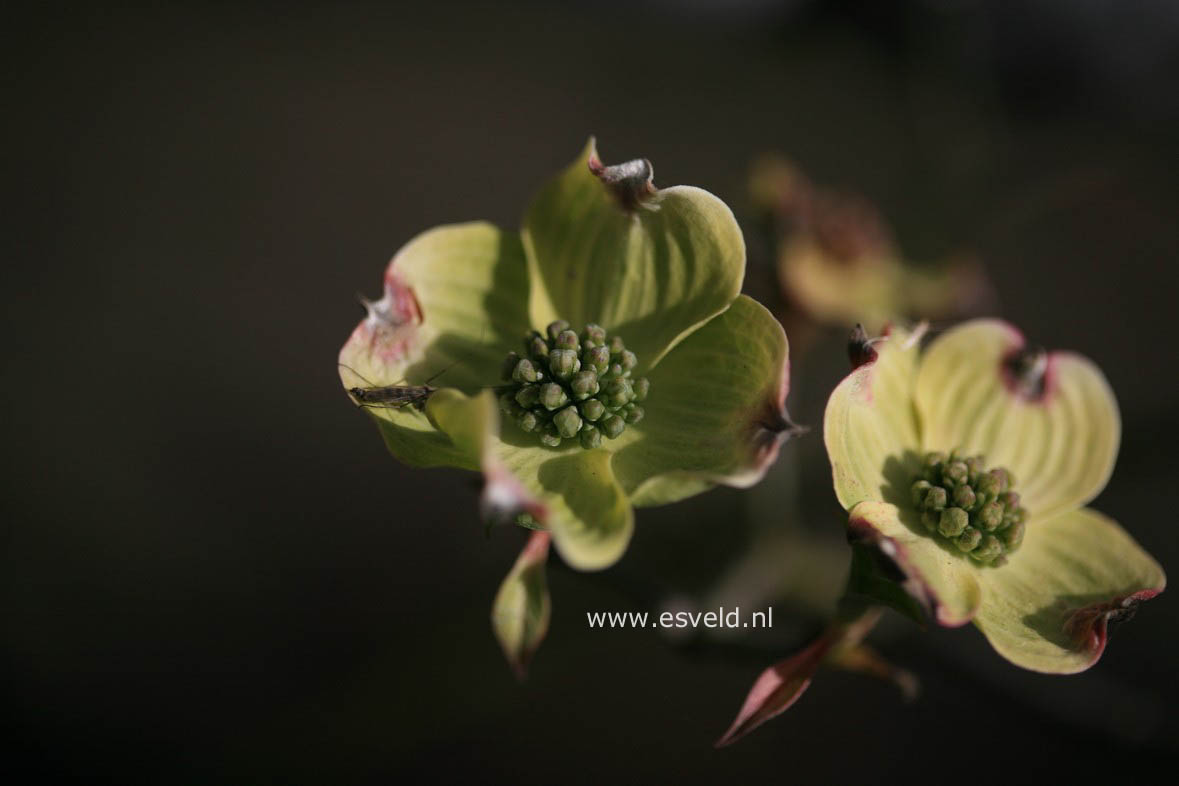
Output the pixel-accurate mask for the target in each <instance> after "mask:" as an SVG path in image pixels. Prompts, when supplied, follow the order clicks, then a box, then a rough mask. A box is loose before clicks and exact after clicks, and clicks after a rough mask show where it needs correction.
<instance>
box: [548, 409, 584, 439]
mask: <svg viewBox="0 0 1179 786" xmlns="http://www.w3.org/2000/svg"><path fill="white" fill-rule="evenodd" d="M553 425H555V426H556V427H557V433H558V434H560V435H561V436H562V437H565V438H566V439H572V438H573V437H576V436H577V432H578V431H580V430H581V416H580V415H578V414H577V407H565V408H564V409H563V410H561V411H560V412H558V413H557V414H556V415H553Z"/></svg>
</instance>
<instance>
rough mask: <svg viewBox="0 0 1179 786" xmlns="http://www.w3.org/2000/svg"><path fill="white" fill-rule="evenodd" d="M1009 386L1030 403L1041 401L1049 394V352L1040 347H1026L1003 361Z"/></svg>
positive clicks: (1004, 372)
mask: <svg viewBox="0 0 1179 786" xmlns="http://www.w3.org/2000/svg"><path fill="white" fill-rule="evenodd" d="M1003 374H1004V376H1005V377H1006V381H1007V385H1008V387H1010V388H1011V389H1012V391H1013V392H1015V393H1016V394H1017V395H1019V396H1021V397H1023V398H1024V399H1027V400H1028V401H1040V400H1042V399H1043V398H1044V395H1045V394H1046V393H1047V392H1048V352H1047V350H1045V349H1044V348H1043V347H1040V346H1033V345H1029V346H1025V347H1021V348H1019V349H1018V350H1016V351H1014V352H1012V353H1011V354H1010V355H1008V356H1007V357H1006V358H1004V359H1003Z"/></svg>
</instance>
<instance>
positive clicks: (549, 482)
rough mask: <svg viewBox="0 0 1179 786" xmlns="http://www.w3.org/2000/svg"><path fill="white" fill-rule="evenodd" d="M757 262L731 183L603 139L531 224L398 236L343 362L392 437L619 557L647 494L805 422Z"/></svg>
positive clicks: (755, 455) (396, 448)
mask: <svg viewBox="0 0 1179 786" xmlns="http://www.w3.org/2000/svg"><path fill="white" fill-rule="evenodd" d="M744 273H745V245H744V240H743V238H742V235H741V231H740V229H739V228H738V226H737V223H736V221H735V220H734V218H733V214H732V212H731V211H730V210H729V208H728V207H727V206H726V205H725V204H724V203H723V202H722V201H721V200H720V199H718V198H716V197H715V196H713V195H712V194H710V193H708V192H707V191H703V190H701V189H699V188H694V187H691V186H676V187H672V188H666V189H657V188H656V187H655V186H654V184H653V170H652V167H651V164H650V162H648V161H646V160H637V161H632V162H629V163H626V164H621V165H617V166H605V165H603V164H602V163H601V160H600V159H599V157H598V154H597V150H596V147H595V145H594V142H593V140H590V142H589V144H588V145H587V146H586V147H585V149H584V151H583V152H582V154H581V155H580V156H579V157H578V158H577V160H576V161H574V162H573V164H571V165H570V166H569V167H568V168H567V169H566V170H565V171H564V172H562V173H560V174H559V175H558V176H557V177H556V178H554V179H553V180H552V181H550V182H549V183H548V184H547V185H546V186H545V187H544V188H542V189H541V191H540V192H539V194H538V195H537V196H536V197H535V199H534V200H533V202H532V204H531V206H530V207H529V208H528V210H527V212H526V213H525V217H524V223H523V229H522V231H520V232H514V231H504V230H500V229H498V228H496V227H494V226H492V225H490V224H487V223H482V222H478V223H467V224H454V225H449V226H443V227H438V228H436V229H432V230H429V231H428V232H425V233H424V234H422V235H419V236H418V237H417V238H415V239H413V240H411V241H410V242H409V243H408V244H407V245H406V246H405V247H404V248H402V249H401V250H400V251H399V252H397V254H396V255H395V256H394V257H393V260H392V261H391V262H390V263H389V265H388V268H387V269H386V271H385V276H384V294H383V297H381V299H380V300H377V301H375V302H371V303H367V308H368V314H367V316H366V317H365V319H364V320H363V321H361V323H360V324H359V325H358V326H357V327H356V329H355V330H354V331H353V333H352V335H351V337H350V338H349V339H348V341H347V343H346V344H345V345H344V347H343V348H342V349H341V351H340V355H339V362H340V368H341V371H340V374H341V380H342V382H343V385H344V387H345V388H346V389H347V390H349V391H351V394H352V397H353V399H354V401H355V402H357V403H359V404H361V405H362V406H365V407H366V409H367V411H368V413H369V414H370V415H371V416H372V417H373V419H374V421H375V422H376V425H377V427H378V428H379V430H380V432H381V435H382V436H383V437H384V439H385V442H386V444H387V445H388V447H389V450H390V451H391V452H392V453H393V455H394V456H396V457H397V458H399V459H400V460H402V461H403V462H405V463H406V464H409V465H411V466H416V467H431V466H452V467H459V468H463V469H469V470H476V471H481V472H482V473H483V474H484V476H485V484H484V492H483V499H482V512H483V514H484V517H485V518H490V519H494V520H508V521H515V522H516V523H520V524H523V525H525V526H528V527H530V528H533V529H539V530H543V531H545V532H546V533H547V534H548V535H551V542H552V545H553V547H554V548H555V549H556V551H557V552H558V553H559V554H560V555H561V556H562V558H563V559H564V560H565V561H566V562H568V563H569V564H570V565H572V566H573V567H575V568H578V569H582V570H596V569H601V568H605V567H608V566H609V565H611V564H613V563H614V562H615V561H617V560H618V559H619V558H620V557H621V556H622V554H623V552H624V551H625V549H626V547H627V543H628V542H629V540H630V538H631V534H632V531H633V527H634V507H635V506H645V505H659V504H664V503H669V502H674V501H676V500H681V499H684V498H686V497H690V496H692V495H694V494H698V493H700V492H702V491H704V490H706V489H708V488H710V487H712V486H713V485H715V484H725V485H731V486H738V487H744V486H749V485H751V484H753V483H755V482H757V481H758V480H759V479H760V478H761V477H762V475H763V474H764V473H765V470H766V468H767V466H768V465H769V464H770V463H771V462H772V461H773V460H774V459H775V457H776V456H777V453H778V449H779V446H780V445H781V443H782V442H783V441H784V440H785V439H786V438H787V437H788V436H789V435H790V434H791V433H793V432H794V427H793V425H792V424H791V422H790V420H789V418H788V416H787V414H786V409H785V397H786V393H787V389H788V382H789V373H788V369H789V365H788V361H787V351H788V350H787V342H786V336H785V333H784V332H783V330H782V328H781V326H780V325H779V324H778V322H777V321H776V320H775V319H774V318H773V316H772V315H771V314H770V313H769V312H768V311H767V310H766V309H765V308H763V307H762V306H761V305H759V304H758V303H756V302H755V301H753V300H751V299H750V298H748V297H745V296H743V295H740V294H739V293H740V289H741V283H742V279H743V277H744ZM505 359H506V360H505ZM390 385H396V386H416V388H415V391H416V395H415V398H414V399H413V401H414V403H415V406H406V405H404V402H403V401H402V400H400V399H399V400H398V401H397V402H396V403H392V404H390V403H385V404H383V405H382V404H372V405H369V404H368V403H367V402H369V401H373V400H375V399H379V398H380V395H379V394H374V392H373V388H382V387H384V386H390ZM374 396H375V398H374ZM640 404H641V406H640ZM535 542H539V541H535ZM544 543H545V548H544V549H543V550H542V549H541V548H540V547H539V546H534V547H533V548H532V551H531V552H530V554H532V555H533V557H534V559H531V560H530V562H529V565H530V566H534V565H535V563H536V562H537V561H538V559H535V557H537V555H540V554H542V553H547V544H548V539H547V538H546V539H545V540H544ZM530 569H531V568H530ZM521 586H525V585H521ZM526 586H527V587H531V588H533V589H532V590H530V591H533V592H536V591H541V590H537V589H535V588H537V587H543V582H538V581H531V582H529V583H527V585H526ZM501 596H503V597H509V596H510V597H511V598H514V600H513V601H512V605H513V608H517V609H520V608H532V609H540V608H542V607H543V608H546V609H547V606H546V605H544V604H537V603H531V604H530V603H523V602H522V601H520V598H519V593H516V592H507V593H504V592H501ZM505 614H507V612H505V613H504V614H500V613H499V612H498V611H497V619H499V620H500V623H498V628H501V629H503V630H507V629H509V628H511V629H512V630H514V631H517V632H516V633H512V634H510V635H508V636H507V637H508V638H512V639H513V640H520V635H518V632H519V631H520V630H525V629H526V630H527V631H529V633H528V635H526V636H524V638H525V639H528V640H529V642H530V643H529V644H528V645H527V646H524V647H521V646H516V645H512V646H513V647H514V648H515V649H517V650H520V651H524V650H529V651H530V650H531V649H534V648H535V643H536V642H535V640H536V639H537V636H536V631H538V630H541V634H540V635H542V636H543V627H544V625H541V624H529V625H527V626H523V627H521V626H519V625H517V626H515V627H513V623H511V621H510V620H507V618H506V617H505ZM542 617H543V619H544V620H547V612H546V613H545V614H544V615H542ZM540 619H541V617H538V618H537V620H536V622H538V623H539V620H540ZM505 620H507V621H505ZM503 640H504V636H501V643H502V642H503ZM507 648H508V645H507V644H505V649H507Z"/></svg>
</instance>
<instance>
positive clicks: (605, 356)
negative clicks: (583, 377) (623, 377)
mask: <svg viewBox="0 0 1179 786" xmlns="http://www.w3.org/2000/svg"><path fill="white" fill-rule="evenodd" d="M581 364H582V366H583V367H584V368H587V369H590V370H592V371H593V372H594V373H596V374H605V373H606V369H608V368H610V350H609V349H608V348H607V347H594V348H593V349H590V350H587V351H585V352H583V353H582V354H581Z"/></svg>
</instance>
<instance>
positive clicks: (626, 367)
mask: <svg viewBox="0 0 1179 786" xmlns="http://www.w3.org/2000/svg"><path fill="white" fill-rule="evenodd" d="M618 363H619V365H621V366H622V370H623V371H630V370H631V369H632V368H634V367H635V366H637V365H638V363H639V359H638V358H637V357H635V353H633V352H631V351H630V350H629V349H624V350H622V354H621V355H619V356H618Z"/></svg>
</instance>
